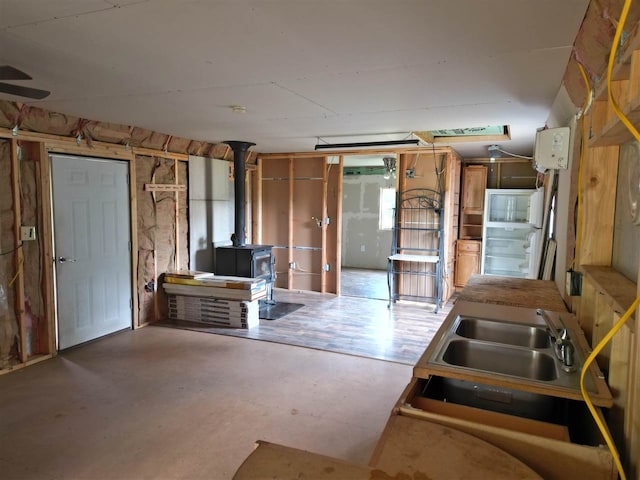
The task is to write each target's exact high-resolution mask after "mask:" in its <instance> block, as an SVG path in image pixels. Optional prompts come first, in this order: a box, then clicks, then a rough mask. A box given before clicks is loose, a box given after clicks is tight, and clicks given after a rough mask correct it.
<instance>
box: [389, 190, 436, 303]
mask: <svg viewBox="0 0 640 480" xmlns="http://www.w3.org/2000/svg"><path fill="white" fill-rule="evenodd" d="M394 216H395V218H394V227H393V236H392V246H391V254H390V255H389V257H388V259H387V285H388V288H389V304H388V307H389V308H390V307H391V304H392V303H395V302H396V301H397V300H411V301H418V302H427V303H433V304H435V312H436V313H437V312H438V309H439V308H440V306H441V303H442V262H443V257H444V255H443V253H444V252H443V245H444V194H443V193H440V192H438V191H437V190H432V189H428V188H415V189H411V190H407V191H405V192H402V193H399V194H398V198H397V200H396V209H395V214H394Z"/></svg>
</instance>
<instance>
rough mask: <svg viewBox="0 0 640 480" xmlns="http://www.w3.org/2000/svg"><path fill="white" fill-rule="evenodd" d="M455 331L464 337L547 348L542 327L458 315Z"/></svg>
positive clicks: (546, 336)
mask: <svg viewBox="0 0 640 480" xmlns="http://www.w3.org/2000/svg"><path fill="white" fill-rule="evenodd" d="M456 333H457V334H458V335H459V336H461V337H465V338H471V339H475V340H484V341H486V342H494V343H503V344H506V345H516V346H519V347H529V348H548V347H549V345H550V340H549V334H548V333H547V332H546V331H545V330H544V329H542V328H537V327H532V326H529V325H518V324H514V323H505V322H497V321H494V320H485V319H482V318H473V317H460V320H459V322H458V327H457V329H456Z"/></svg>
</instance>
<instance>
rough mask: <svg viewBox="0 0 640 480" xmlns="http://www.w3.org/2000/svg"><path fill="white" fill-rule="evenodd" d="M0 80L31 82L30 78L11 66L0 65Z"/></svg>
mask: <svg viewBox="0 0 640 480" xmlns="http://www.w3.org/2000/svg"><path fill="white" fill-rule="evenodd" d="M0 80H32V78H31V77H30V76H29V75H27V74H26V73H24V72H23V71H22V70H18V69H17V68H14V67H12V66H11V65H0Z"/></svg>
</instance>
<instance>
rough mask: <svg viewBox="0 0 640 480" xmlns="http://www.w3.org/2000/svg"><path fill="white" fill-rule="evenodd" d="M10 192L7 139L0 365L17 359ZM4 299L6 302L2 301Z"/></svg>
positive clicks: (0, 216)
mask: <svg viewBox="0 0 640 480" xmlns="http://www.w3.org/2000/svg"><path fill="white" fill-rule="evenodd" d="M13 210H14V209H13V195H12V188H11V142H10V141H8V140H0V253H1V254H2V255H0V286H2V289H3V290H4V299H5V300H4V302H3V299H2V297H1V296H0V368H7V367H8V366H9V365H11V364H12V363H14V362H15V361H16V360H17V358H18V322H17V319H16V315H15V303H14V302H15V291H14V288H13V287H12V286H10V285H9V282H10V281H11V279H12V278H13V275H14V274H15V257H14V255H13V254H12V253H10V252H12V251H13V249H14V248H15V242H14V234H13V222H14V211H13ZM5 302H6V303H5Z"/></svg>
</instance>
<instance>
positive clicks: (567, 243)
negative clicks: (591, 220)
mask: <svg viewBox="0 0 640 480" xmlns="http://www.w3.org/2000/svg"><path fill="white" fill-rule="evenodd" d="M575 114H576V107H575V105H574V104H573V102H572V101H571V98H570V97H569V94H568V92H567V90H566V88H565V87H564V86H563V87H562V88H560V90H559V92H558V94H557V95H556V99H555V101H554V103H553V106H552V108H551V112H550V114H549V118H548V120H547V126H548V127H549V128H556V127H570V128H571V141H570V150H569V166H568V168H567V169H560V170H558V195H557V199H556V202H557V203H556V209H555V214H556V215H555V240H556V242H557V247H556V252H557V253H556V264H555V277H554V281H555V283H556V285H557V287H558V290H559V291H560V294H561V295H562V296H563V297H564V299H565V300H569V299H570V297H569V295H568V293H567V292H566V291H565V272H566V271H567V269H568V268H569V266H570V264H571V258H572V257H573V255H572V252H573V249H574V247H575V241H576V240H575V227H574V211H575V207H574V205H575V202H576V198H577V189H576V188H575V185H576V184H577V173H578V172H577V166H578V163H579V162H580V141H581V140H580V138H581V136H580V132H577V128H578V124H577V122H576V117H575Z"/></svg>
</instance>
